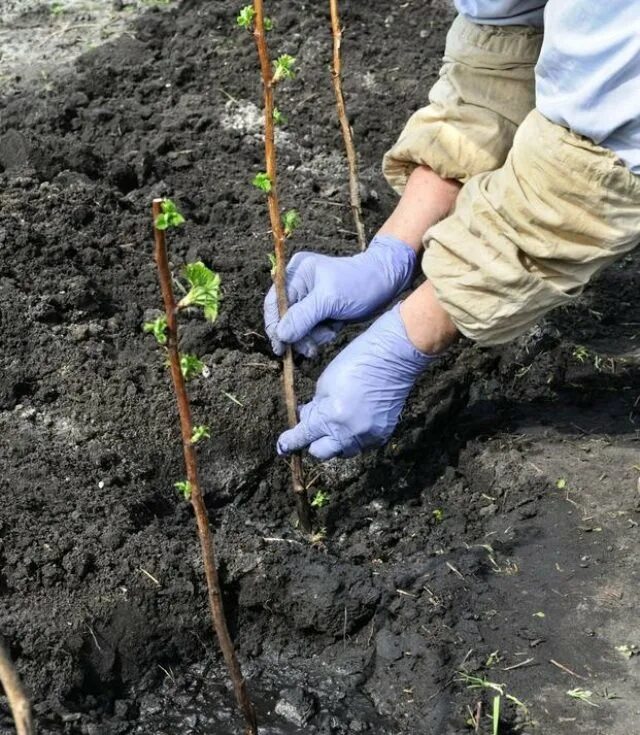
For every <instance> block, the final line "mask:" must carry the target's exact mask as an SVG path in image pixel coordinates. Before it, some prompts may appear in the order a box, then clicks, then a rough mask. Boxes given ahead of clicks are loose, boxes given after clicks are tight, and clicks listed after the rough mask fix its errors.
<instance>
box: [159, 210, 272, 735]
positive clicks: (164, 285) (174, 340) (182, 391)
mask: <svg viewBox="0 0 640 735" xmlns="http://www.w3.org/2000/svg"><path fill="white" fill-rule="evenodd" d="M162 201H163V200H162V199H154V200H153V223H154V228H153V232H154V236H155V260H156V265H157V267H158V276H159V280H160V288H161V290H162V299H163V301H164V309H165V314H166V317H167V353H168V357H169V367H170V370H171V379H172V381H173V388H174V391H175V394H176V399H177V403H178V414H179V416H180V430H181V432H182V448H183V453H184V463H185V466H186V470H187V480H188V481H189V486H190V488H191V505H192V506H193V511H194V513H195V517H196V524H197V526H198V538H199V540H200V549H201V552H202V560H203V562H204V572H205V577H206V580H207V590H208V597H209V608H210V610H211V617H212V618H213V628H214V631H215V634H216V636H217V638H218V642H219V644H220V648H221V650H222V655H223V656H224V660H225V662H226V664H227V668H228V669H229V673H230V675H231V680H232V682H233V689H234V692H235V695H236V700H237V702H238V706H239V707H240V710H241V711H242V713H243V715H244V718H245V720H246V730H245V732H246V735H256V734H257V732H258V727H257V724H256V715H255V710H254V708H253V705H252V703H251V700H250V698H249V694H248V691H247V684H246V681H245V679H244V677H243V676H242V671H241V670H240V664H239V662H238V657H237V655H236V651H235V648H234V646H233V641H232V640H231V636H230V634H229V628H228V626H227V620H226V617H225V613H224V606H223V602H222V590H221V588H220V579H219V577H218V569H217V567H216V561H215V549H214V544H213V534H212V532H211V527H210V525H209V518H208V516H207V508H206V506H205V503H204V498H203V495H202V489H201V487H200V480H199V478H198V464H197V459H196V451H195V448H194V446H193V444H192V442H191V437H192V436H193V421H192V419H191V405H190V403H189V396H188V394H187V388H186V385H185V380H184V377H183V376H182V371H181V369H180V353H179V350H178V320H177V318H176V314H177V308H176V301H175V298H174V294H173V287H172V285H171V270H170V268H169V259H168V256H167V247H166V242H165V233H164V231H163V230H159V229H158V228H157V227H156V226H155V222H156V220H157V218H158V215H159V214H160V213H161V211H162V210H161V205H162Z"/></svg>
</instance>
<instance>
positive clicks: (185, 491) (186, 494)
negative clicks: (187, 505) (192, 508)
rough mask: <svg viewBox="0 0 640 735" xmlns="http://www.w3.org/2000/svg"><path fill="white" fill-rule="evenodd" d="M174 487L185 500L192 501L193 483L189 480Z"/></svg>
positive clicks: (182, 481)
mask: <svg viewBox="0 0 640 735" xmlns="http://www.w3.org/2000/svg"><path fill="white" fill-rule="evenodd" d="M174 486H175V488H176V490H178V492H180V493H181V494H182V497H183V498H184V499H185V500H191V483H190V482H189V480H180V482H175V483H174Z"/></svg>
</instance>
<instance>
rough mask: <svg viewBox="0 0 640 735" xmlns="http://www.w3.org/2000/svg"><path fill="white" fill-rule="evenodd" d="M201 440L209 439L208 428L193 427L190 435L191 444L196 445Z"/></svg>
mask: <svg viewBox="0 0 640 735" xmlns="http://www.w3.org/2000/svg"><path fill="white" fill-rule="evenodd" d="M201 439H211V432H210V431H209V427H208V426H204V425H202V426H194V427H193V434H191V443H192V444H197V443H198V442H199V441H200V440H201Z"/></svg>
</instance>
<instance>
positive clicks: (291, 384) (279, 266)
mask: <svg viewBox="0 0 640 735" xmlns="http://www.w3.org/2000/svg"><path fill="white" fill-rule="evenodd" d="M253 7H254V10H255V11H256V12H255V18H254V31H253V35H254V37H255V40H256V47H257V49H258V57H259V59H260V72H261V74H262V83H263V87H264V152H265V161H266V169H267V176H268V177H269V181H270V182H271V191H270V192H269V194H268V196H267V202H268V206H269V220H270V221H271V232H272V233H273V249H274V252H275V257H276V266H275V277H274V282H275V286H276V294H277V299H278V310H279V312H280V317H281V318H282V317H283V316H284V315H285V314H286V312H287V309H288V308H289V303H288V301H287V291H286V275H285V270H286V251H285V236H284V229H283V227H282V220H281V219H280V205H279V203H278V187H277V173H278V172H277V165H276V144H275V130H274V128H275V125H274V120H273V83H272V71H271V59H270V58H269V49H268V47H267V39H266V36H265V30H264V8H263V3H262V0H254V3H253ZM282 367H283V370H282V385H283V393H284V402H285V405H286V409H287V421H288V423H289V428H291V429H292V428H293V427H294V426H295V425H296V424H297V423H298V401H297V398H296V389H295V377H294V364H293V351H292V349H291V347H290V346H289V347H287V350H286V352H285V354H284V357H283V362H282ZM291 482H292V487H293V492H294V495H295V499H296V511H297V514H298V520H299V521H300V526H301V527H302V528H303V529H304V530H305V531H306V532H307V533H310V532H311V508H310V506H309V499H308V498H307V493H306V489H305V485H304V474H303V471H302V459H301V457H300V455H299V454H294V455H293V457H292V461H291Z"/></svg>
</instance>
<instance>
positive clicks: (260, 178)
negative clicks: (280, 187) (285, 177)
mask: <svg viewBox="0 0 640 735" xmlns="http://www.w3.org/2000/svg"><path fill="white" fill-rule="evenodd" d="M251 183H252V184H253V185H254V186H255V187H256V189H260V191H263V192H264V193H265V194H268V193H269V192H270V191H271V189H273V184H272V183H271V179H270V178H269V174H266V173H264V171H261V172H260V173H259V174H256V175H255V176H254V177H253V180H252V181H251Z"/></svg>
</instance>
